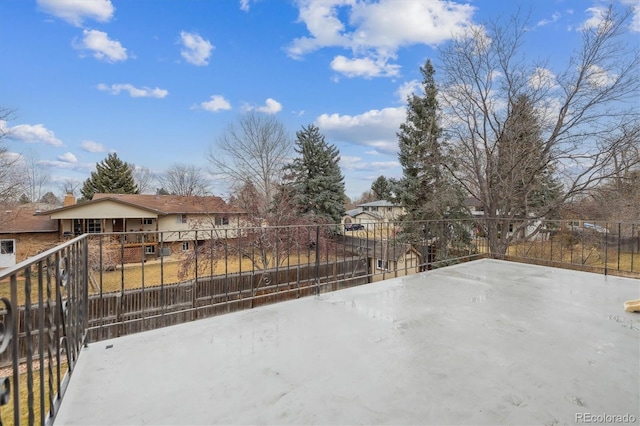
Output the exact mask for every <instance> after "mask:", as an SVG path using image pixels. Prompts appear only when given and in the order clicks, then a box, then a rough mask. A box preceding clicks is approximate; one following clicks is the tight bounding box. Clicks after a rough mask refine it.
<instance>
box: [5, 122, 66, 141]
mask: <svg viewBox="0 0 640 426" xmlns="http://www.w3.org/2000/svg"><path fill="white" fill-rule="evenodd" d="M0 129H2V132H3V133H6V136H5V137H7V138H9V139H13V140H17V141H21V142H25V143H38V142H41V143H45V144H47V145H53V146H60V145H62V141H61V140H60V139H58V138H56V136H55V134H54V133H53V131H51V130H49V129H47V128H46V127H44V126H43V125H42V124H18V125H17V126H13V127H7V122H6V121H4V120H0Z"/></svg>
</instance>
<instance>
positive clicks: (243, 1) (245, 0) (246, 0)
mask: <svg viewBox="0 0 640 426" xmlns="http://www.w3.org/2000/svg"><path fill="white" fill-rule="evenodd" d="M250 3H251V0H240V10H242V11H243V12H248V11H249V4H250Z"/></svg>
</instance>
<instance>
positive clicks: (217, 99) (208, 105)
mask: <svg viewBox="0 0 640 426" xmlns="http://www.w3.org/2000/svg"><path fill="white" fill-rule="evenodd" d="M196 108H198V107H193V108H192V109H196ZM200 108H202V109H204V110H206V111H211V112H218V111H223V110H229V109H231V104H230V103H229V101H228V100H226V99H225V98H224V96H222V95H212V96H211V98H210V100H208V101H204V102H201V103H200Z"/></svg>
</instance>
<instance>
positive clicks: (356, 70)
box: [331, 55, 400, 78]
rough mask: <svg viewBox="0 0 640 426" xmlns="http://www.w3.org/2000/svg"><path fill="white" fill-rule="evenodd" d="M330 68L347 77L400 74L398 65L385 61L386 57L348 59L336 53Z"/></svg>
mask: <svg viewBox="0 0 640 426" xmlns="http://www.w3.org/2000/svg"><path fill="white" fill-rule="evenodd" d="M331 69H332V70H334V71H336V72H339V73H341V74H344V75H345V76H347V77H365V78H371V77H391V76H397V75H398V74H400V65H392V64H388V63H387V58H384V59H378V60H374V59H372V58H355V59H348V58H346V57H345V56H342V55H338V56H336V57H335V58H333V61H331Z"/></svg>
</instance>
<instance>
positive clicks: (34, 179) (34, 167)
mask: <svg viewBox="0 0 640 426" xmlns="http://www.w3.org/2000/svg"><path fill="white" fill-rule="evenodd" d="M22 160H23V162H24V171H25V177H26V186H27V188H26V191H25V193H26V194H27V196H28V197H29V200H30V201H32V202H36V201H38V200H39V199H40V198H41V197H42V195H44V193H45V189H46V187H47V184H48V183H49V181H50V180H51V172H50V171H49V169H46V168H44V167H42V165H40V164H39V161H38V156H37V154H36V153H35V152H33V151H30V152H28V153H27V154H26V155H23V156H22Z"/></svg>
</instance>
